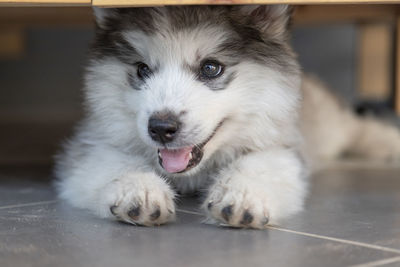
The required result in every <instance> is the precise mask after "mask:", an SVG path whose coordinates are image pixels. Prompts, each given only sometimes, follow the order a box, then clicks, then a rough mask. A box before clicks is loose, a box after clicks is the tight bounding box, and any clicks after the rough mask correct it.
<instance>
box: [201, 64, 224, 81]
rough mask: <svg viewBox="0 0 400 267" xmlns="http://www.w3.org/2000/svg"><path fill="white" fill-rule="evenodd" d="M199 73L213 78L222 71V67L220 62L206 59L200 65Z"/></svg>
mask: <svg viewBox="0 0 400 267" xmlns="http://www.w3.org/2000/svg"><path fill="white" fill-rule="evenodd" d="M200 71H201V75H202V76H203V77H205V78H208V79H214V78H217V77H219V76H221V74H222V73H223V71H224V67H223V66H222V64H221V63H219V62H218V61H215V60H207V61H205V62H204V63H203V64H202V65H201V70H200Z"/></svg>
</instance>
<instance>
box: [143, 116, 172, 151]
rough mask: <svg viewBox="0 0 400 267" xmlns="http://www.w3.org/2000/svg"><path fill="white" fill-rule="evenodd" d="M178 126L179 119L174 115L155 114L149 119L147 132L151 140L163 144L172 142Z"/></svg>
mask: <svg viewBox="0 0 400 267" xmlns="http://www.w3.org/2000/svg"><path fill="white" fill-rule="evenodd" d="M179 126H180V122H179V119H178V118H177V117H176V116H175V115H174V114H171V113H156V114H154V115H153V116H151V117H150V119H149V125H148V131H149V135H150V137H151V139H153V140H154V141H157V142H160V143H162V144H165V143H168V142H171V141H172V140H174V138H175V136H176V134H177V132H178V130H179Z"/></svg>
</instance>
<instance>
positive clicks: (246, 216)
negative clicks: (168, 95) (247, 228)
mask: <svg viewBox="0 0 400 267" xmlns="http://www.w3.org/2000/svg"><path fill="white" fill-rule="evenodd" d="M253 219H254V217H253V215H251V213H250V212H249V211H248V210H246V211H245V212H244V214H243V217H242V220H241V222H240V224H243V225H248V224H250V223H252V221H253Z"/></svg>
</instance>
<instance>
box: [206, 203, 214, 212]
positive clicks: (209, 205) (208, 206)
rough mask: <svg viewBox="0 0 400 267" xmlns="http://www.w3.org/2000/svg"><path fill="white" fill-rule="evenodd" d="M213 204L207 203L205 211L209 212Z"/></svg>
mask: <svg viewBox="0 0 400 267" xmlns="http://www.w3.org/2000/svg"><path fill="white" fill-rule="evenodd" d="M213 204H214V203H213V202H212V201H210V202H208V204H207V209H208V210H210V209H211V208H212V206H213Z"/></svg>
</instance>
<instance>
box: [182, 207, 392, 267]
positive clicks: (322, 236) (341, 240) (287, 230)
mask: <svg viewBox="0 0 400 267" xmlns="http://www.w3.org/2000/svg"><path fill="white" fill-rule="evenodd" d="M177 211H180V212H182V213H187V214H194V215H200V216H204V214H202V213H200V212H196V211H188V210H182V209H177ZM267 228H268V229H271V230H277V231H282V232H287V233H292V234H297V235H302V236H308V237H314V238H318V239H324V240H330V241H335V242H339V243H344V244H349V245H355V246H360V247H365V248H370V249H376V250H381V251H387V252H393V253H397V254H400V250H399V249H394V248H388V247H382V246H378V245H373V244H368V243H363V242H357V241H351V240H347V239H342V238H335V237H329V236H324V235H317V234H311V233H306V232H300V231H294V230H289V229H285V228H280V227H276V226H267ZM391 259H395V258H391ZM397 259H399V260H400V257H396V260H397ZM371 266H374V265H371Z"/></svg>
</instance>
